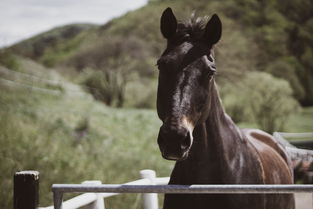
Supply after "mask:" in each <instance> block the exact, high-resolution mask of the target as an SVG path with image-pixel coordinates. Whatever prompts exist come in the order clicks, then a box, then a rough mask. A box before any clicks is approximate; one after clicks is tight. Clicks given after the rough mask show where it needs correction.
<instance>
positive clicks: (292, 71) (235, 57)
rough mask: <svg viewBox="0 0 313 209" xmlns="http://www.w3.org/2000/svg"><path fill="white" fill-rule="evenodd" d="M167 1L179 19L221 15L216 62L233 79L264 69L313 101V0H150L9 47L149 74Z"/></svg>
mask: <svg viewBox="0 0 313 209" xmlns="http://www.w3.org/2000/svg"><path fill="white" fill-rule="evenodd" d="M166 7H172V8H173V10H174V11H175V14H176V16H177V17H178V19H183V20H185V19H187V18H188V17H189V16H190V14H191V13H192V12H193V11H196V14H197V15H199V16H204V15H212V14H213V13H218V14H219V15H220V16H221V18H222V22H223V28H224V29H223V30H224V32H223V37H222V41H221V43H220V44H219V46H218V47H217V49H216V51H217V62H218V66H219V69H220V71H221V72H222V73H225V74H227V76H228V77H230V78H231V79H232V80H238V79H239V78H238V75H240V74H242V73H245V72H247V71H254V70H258V71H263V72H264V71H265V72H268V73H271V74H272V75H274V76H275V77H278V78H283V79H285V80H287V81H288V82H289V83H290V85H291V87H292V89H293V91H294V93H293V96H294V97H295V98H296V99H297V100H298V101H300V102H301V103H302V104H303V105H312V104H313V100H312V97H311V95H312V89H313V86H312V85H313V84H312V83H313V74H312V68H313V63H312V61H311V60H313V59H312V55H313V53H312V50H313V42H312V36H311V35H310V34H311V33H312V23H313V19H312V15H311V12H310V11H312V9H313V4H312V3H311V2H310V1H306V0H300V1H296V2H288V3H286V4H285V3H282V2H281V0H273V1H269V2H266V3H265V2H258V1H243V0H226V1H223V2H220V1H217V0H213V1H209V2H207V1H190V0H176V1H167V0H165V1H164V0H162V1H161V0H156V1H150V2H149V3H148V4H147V5H146V6H144V7H143V8H141V9H138V10H136V11H132V12H129V13H127V14H126V15H124V16H122V17H119V18H116V19H113V20H111V21H110V22H109V23H107V24H105V25H102V26H90V25H70V26H65V27H61V28H58V29H56V30H52V31H50V32H47V33H45V34H42V35H39V36H37V37H35V38H33V39H30V40H27V41H24V42H22V43H20V44H16V45H15V46H14V47H12V49H13V51H14V52H15V53H18V54H20V55H23V56H27V57H30V58H32V59H35V60H37V61H39V62H41V63H43V64H45V65H46V66H57V65H63V66H64V65H66V66H70V67H74V68H75V69H76V70H80V71H81V70H83V69H86V68H92V69H93V70H101V71H108V70H109V69H111V68H114V69H116V68H121V70H122V71H127V72H129V71H130V72H136V73H139V74H140V76H143V72H142V71H145V72H147V71H149V73H146V74H148V75H146V76H148V78H149V79H153V77H154V73H151V71H152V70H153V69H154V64H155V59H156V58H157V57H158V56H159V55H160V53H161V52H162V50H163V49H164V45H165V41H164V40H163V38H162V37H161V35H160V32H159V18H160V14H161V13H162V11H163V10H164V8H166ZM107 49H114V50H113V51H111V50H107ZM93 52H97V53H96V54H95V53H93ZM95 55H96V56H95ZM112 59H113V60H115V61H114V62H112V61H111V60H112ZM138 59H140V63H137V61H136V60H138ZM116 60H119V61H118V62H116ZM140 64H141V65H140ZM125 66H132V67H130V69H125ZM139 66H143V67H139ZM152 72H153V71H152ZM236 76H237V77H236ZM221 79H223V78H221Z"/></svg>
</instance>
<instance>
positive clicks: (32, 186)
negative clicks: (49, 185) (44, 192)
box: [13, 171, 39, 209]
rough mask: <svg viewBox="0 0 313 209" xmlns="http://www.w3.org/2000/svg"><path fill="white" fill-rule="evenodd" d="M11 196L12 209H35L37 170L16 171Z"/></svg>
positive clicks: (37, 187)
mask: <svg viewBox="0 0 313 209" xmlns="http://www.w3.org/2000/svg"><path fill="white" fill-rule="evenodd" d="M13 196H14V197H13V198H14V200H13V202H14V203H13V208H14V209H36V208H37V207H38V204H39V172H38V171H20V172H16V173H15V174H14V195H13Z"/></svg>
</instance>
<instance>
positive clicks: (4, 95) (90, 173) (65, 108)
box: [0, 63, 172, 208]
mask: <svg viewBox="0 0 313 209" xmlns="http://www.w3.org/2000/svg"><path fill="white" fill-rule="evenodd" d="M28 64H30V63H28ZM34 67H35V68H36V66H35V65H33V68H32V69H34ZM37 67H38V66H37ZM0 72H3V71H0ZM28 74H30V72H28ZM31 74H32V76H35V77H34V78H36V79H37V78H39V77H40V78H42V79H44V81H42V82H46V80H49V81H50V82H51V81H53V80H55V81H58V82H59V84H60V85H62V90H61V91H59V94H54V93H52V92H53V90H55V88H49V86H45V87H43V85H41V84H40V83H39V82H34V83H33V87H38V88H45V89H46V90H47V91H45V92H42V91H40V90H39V89H36V88H31V89H30V88H27V87H28V85H29V83H26V82H25V78H24V79H22V78H21V77H22V76H23V75H15V78H13V77H10V78H9V77H7V75H4V74H2V76H1V78H2V79H3V78H4V77H5V78H6V79H10V80H13V81H14V83H5V82H3V81H1V82H0V85H1V93H0V101H1V102H0V115H1V117H0V160H1V162H2V163H1V166H0V170H1V172H0V173H1V174H0V178H1V188H2V189H1V195H0V196H1V198H0V199H1V200H0V207H1V208H10V207H11V204H12V193H11V192H12V181H11V180H12V176H13V174H14V172H16V171H18V170H29V169H33V170H38V171H39V172H40V174H41V187H40V195H41V205H43V206H46V205H51V204H52V200H51V198H52V194H51V192H50V187H51V184H52V183H69V182H71V183H80V182H82V181H84V180H88V179H98V180H101V181H102V182H106V183H122V182H127V181H132V180H134V179H137V178H139V173H138V172H139V170H141V169H145V168H151V169H155V170H157V172H158V175H160V176H167V175H169V172H170V170H171V165H172V163H170V162H168V161H165V160H163V159H162V158H161V155H160V153H159V150H158V146H157V143H156V138H157V132H158V127H159V125H160V122H159V120H158V119H157V116H156V112H155V111H151V110H134V109H114V108H109V107H106V106H104V105H103V104H101V103H99V102H97V101H95V100H94V99H93V98H92V97H91V96H90V95H89V94H86V93H84V92H83V90H82V89H81V88H80V87H79V86H76V85H74V84H71V83H69V82H67V81H66V80H64V79H63V78H62V77H60V76H58V74H56V73H53V75H46V77H45V78H43V77H42V72H38V73H35V71H34V70H33V71H32V73H31ZM21 85H25V86H21ZM74 87H77V88H76V89H75V90H74ZM48 90H51V92H49V91H48ZM8 191H10V192H8ZM134 198H135V199H136V198H137V197H136V195H135V196H134V195H129V196H123V197H120V198H117V199H116V198H113V199H112V201H113V203H112V202H110V201H109V202H108V203H107V205H108V207H110V208H120V207H121V204H128V205H130V206H133V204H135V202H136V201H135V199H134ZM121 199H122V200H123V203H121ZM111 204H114V205H111ZM138 207H139V206H138ZM138 207H137V206H135V207H132V208H138Z"/></svg>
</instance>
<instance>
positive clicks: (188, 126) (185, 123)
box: [182, 116, 195, 144]
mask: <svg viewBox="0 0 313 209" xmlns="http://www.w3.org/2000/svg"><path fill="white" fill-rule="evenodd" d="M182 124H183V126H184V127H185V128H186V129H187V130H188V132H189V134H190V139H191V144H192V143H193V136H192V132H193V129H194V128H195V126H194V125H193V124H192V122H191V121H190V120H189V119H188V118H187V117H186V116H183V118H182Z"/></svg>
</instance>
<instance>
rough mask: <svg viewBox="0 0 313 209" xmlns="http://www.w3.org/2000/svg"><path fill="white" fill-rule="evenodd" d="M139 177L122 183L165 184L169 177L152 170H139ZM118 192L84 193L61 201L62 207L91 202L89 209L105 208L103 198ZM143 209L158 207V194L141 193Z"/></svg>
mask: <svg viewBox="0 0 313 209" xmlns="http://www.w3.org/2000/svg"><path fill="white" fill-rule="evenodd" d="M140 176H141V179H139V180H136V181H132V182H128V183H125V184H123V185H166V184H168V181H169V177H161V178H156V173H155V171H153V170H141V171H140ZM97 185H102V184H101V181H84V182H82V184H81V186H83V187H88V186H89V187H92V186H97ZM118 194H119V193H84V194H81V195H78V196H76V197H74V198H72V199H69V200H66V201H64V202H63V203H62V209H77V208H80V207H83V206H86V205H89V204H92V206H91V209H105V203H104V198H108V197H112V196H115V195H118ZM142 204H143V208H144V209H158V196H157V194H156V193H144V194H143V203H142ZM39 209H54V206H49V207H40V208H39Z"/></svg>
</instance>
